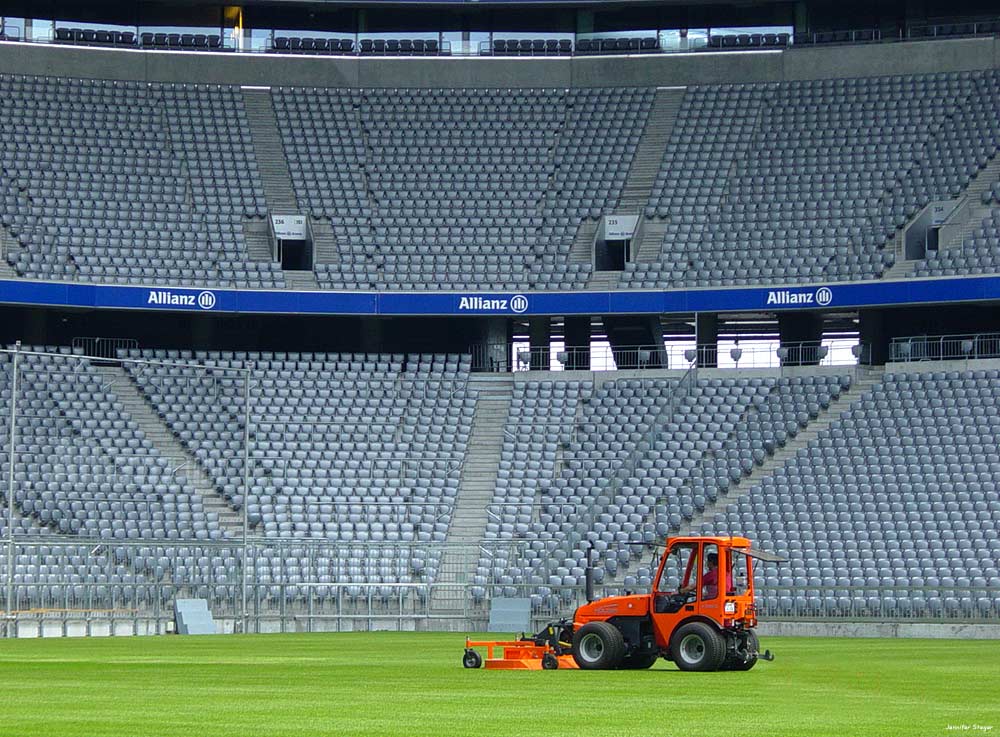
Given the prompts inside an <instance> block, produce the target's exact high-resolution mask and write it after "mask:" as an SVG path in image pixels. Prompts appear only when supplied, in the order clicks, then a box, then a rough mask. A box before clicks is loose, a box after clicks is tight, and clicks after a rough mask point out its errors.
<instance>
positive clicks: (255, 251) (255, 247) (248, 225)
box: [243, 218, 274, 262]
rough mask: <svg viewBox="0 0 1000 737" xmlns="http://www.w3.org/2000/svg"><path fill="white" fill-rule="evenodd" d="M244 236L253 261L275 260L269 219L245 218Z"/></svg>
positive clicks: (248, 253) (248, 252)
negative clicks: (268, 224)
mask: <svg viewBox="0 0 1000 737" xmlns="http://www.w3.org/2000/svg"><path fill="white" fill-rule="evenodd" d="M243 238H244V239H245V240H246V244H247V255H248V256H249V257H250V260H251V261H260V262H264V261H274V257H273V256H272V255H271V235H270V233H269V229H268V226H267V220H260V219H257V218H245V219H244V220H243Z"/></svg>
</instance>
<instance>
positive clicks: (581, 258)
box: [566, 220, 600, 264]
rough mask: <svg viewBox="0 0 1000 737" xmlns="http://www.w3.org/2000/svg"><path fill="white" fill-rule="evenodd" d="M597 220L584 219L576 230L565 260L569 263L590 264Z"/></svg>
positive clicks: (597, 224)
mask: <svg viewBox="0 0 1000 737" xmlns="http://www.w3.org/2000/svg"><path fill="white" fill-rule="evenodd" d="M599 225H600V224H599V222H598V221H597V220H584V221H583V222H582V223H580V227H578V228H577V230H576V237H575V238H574V239H573V245H572V246H571V247H570V249H569V254H568V255H567V256H566V260H567V261H568V262H569V263H571V264H592V263H593V262H594V238H596V237H597V229H598V227H599Z"/></svg>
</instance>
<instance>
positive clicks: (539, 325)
mask: <svg viewBox="0 0 1000 737" xmlns="http://www.w3.org/2000/svg"><path fill="white" fill-rule="evenodd" d="M551 327H552V320H551V319H550V318H548V317H533V318H531V320H529V321H528V342H529V344H530V346H531V370H532V371H548V369H549V361H550V360H551V355H552V354H551V350H550V349H551V347H552V344H551V337H550V329H551Z"/></svg>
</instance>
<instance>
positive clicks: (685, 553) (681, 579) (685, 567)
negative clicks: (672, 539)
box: [656, 543, 698, 593]
mask: <svg viewBox="0 0 1000 737" xmlns="http://www.w3.org/2000/svg"><path fill="white" fill-rule="evenodd" d="M697 577H698V546H697V545H696V544H694V543H682V544H680V545H675V546H674V547H673V548H671V550H670V554H669V555H668V556H667V560H666V562H665V563H664V564H663V573H662V574H661V575H660V582H659V585H658V586H657V589H656V590H657V591H660V592H662V593H680V592H681V591H683V590H684V589H690V588H691V587H693V586H697V584H698V580H697Z"/></svg>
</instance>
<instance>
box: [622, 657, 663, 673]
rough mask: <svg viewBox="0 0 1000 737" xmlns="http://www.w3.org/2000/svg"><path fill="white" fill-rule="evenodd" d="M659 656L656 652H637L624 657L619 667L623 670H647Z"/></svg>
mask: <svg viewBox="0 0 1000 737" xmlns="http://www.w3.org/2000/svg"><path fill="white" fill-rule="evenodd" d="M659 657H660V656H659V655H657V654H656V653H636V654H635V655H629V656H627V657H625V658H622V664H621V665H620V666H618V667H619V668H621V669H622V670H646V669H647V668H652V667H653V664H654V663H655V662H656V661H657V659H658V658H659Z"/></svg>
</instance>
